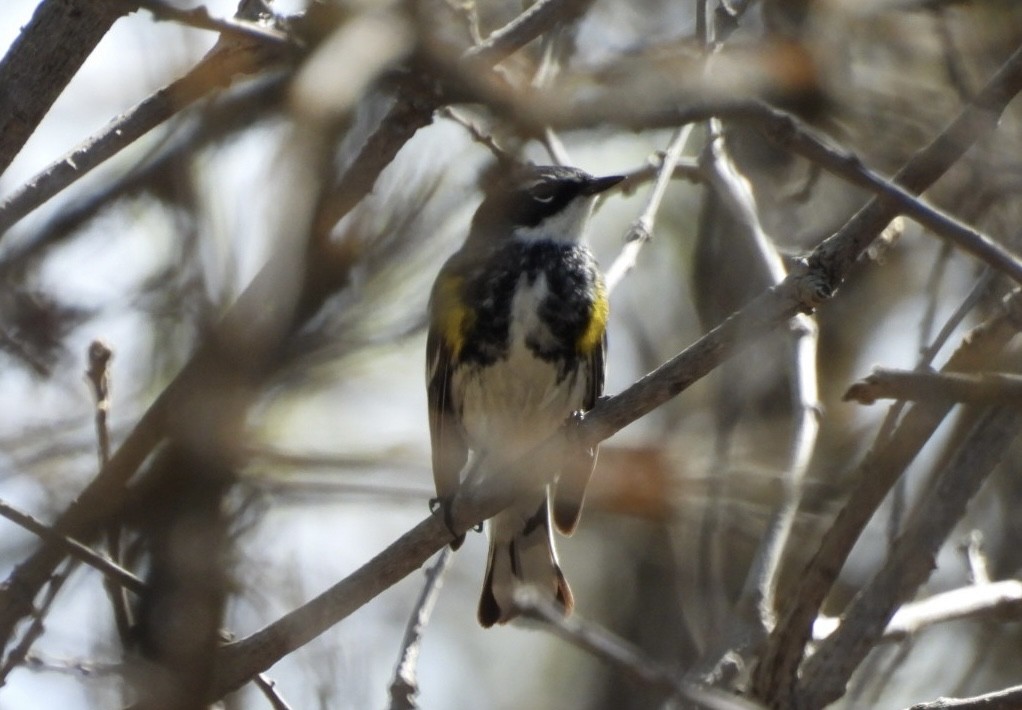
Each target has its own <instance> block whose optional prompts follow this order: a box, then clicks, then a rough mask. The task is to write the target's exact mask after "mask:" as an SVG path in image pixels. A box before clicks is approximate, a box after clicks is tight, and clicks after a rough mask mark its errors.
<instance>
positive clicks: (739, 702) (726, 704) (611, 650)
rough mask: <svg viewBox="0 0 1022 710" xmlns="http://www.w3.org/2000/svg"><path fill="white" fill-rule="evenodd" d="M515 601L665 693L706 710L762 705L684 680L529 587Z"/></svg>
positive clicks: (528, 615) (750, 708)
mask: <svg viewBox="0 0 1022 710" xmlns="http://www.w3.org/2000/svg"><path fill="white" fill-rule="evenodd" d="M515 604H516V605H517V606H518V608H520V609H521V610H522V613H523V615H524V616H525V617H526V618H529V619H532V620H533V621H536V622H539V623H541V624H542V625H543V627H544V628H547V629H549V630H550V631H551V632H552V633H554V634H555V635H556V636H559V637H560V638H562V639H564V640H565V641H567V642H568V643H570V644H572V645H573V646H576V647H577V648H580V649H582V650H583V651H586V652H588V653H591V654H592V655H593V656H595V657H596V658H599V659H600V660H602V661H604V662H605V663H607V664H609V665H611V666H613V667H614V668H616V669H617V670H619V671H621V672H622V673H623V674H624V675H625V676H626V677H628V678H631V679H632V680H634V681H636V682H639V683H642V684H644V685H648V686H650V687H652V688H655V689H658V690H660V691H661V692H662V693H665V694H666V695H668V696H671V697H675V698H677V699H680V700H684V701H686V702H688V703H691V704H692V705H694V706H695V707H698V708H707V709H708V710H755V709H756V708H760V707H761V706H759V705H757V704H756V703H753V702H750V701H748V700H745V699H743V698H739V697H737V696H734V695H731V694H729V693H725V692H723V691H720V690H715V689H712V688H708V687H703V686H698V685H695V684H693V683H686V682H685V681H684V680H682V679H680V678H679V677H678V675H677V674H676V673H675V672H674V671H672V670H671V669H670V668H668V667H666V666H664V665H663V664H661V663H659V662H658V661H656V660H655V659H652V658H649V657H647V656H646V655H645V654H644V653H643V652H642V650H641V649H639V648H636V647H635V646H633V645H632V644H631V643H629V642H628V641H626V640H625V639H623V638H620V637H619V636H615V635H614V634H612V633H611V632H610V631H608V630H607V629H604V628H603V627H601V626H598V625H596V624H594V623H592V622H589V621H585V620H583V619H582V618H580V617H579V616H578V615H576V614H573V615H571V616H565V615H564V613H563V611H561V610H559V609H558V608H557V607H555V606H554V605H553V603H552V602H550V601H549V600H547V599H544V598H542V597H541V596H540V595H538V594H537V593H536V592H535V591H534V590H532V589H529V588H522V589H519V590H517V591H516V592H515Z"/></svg>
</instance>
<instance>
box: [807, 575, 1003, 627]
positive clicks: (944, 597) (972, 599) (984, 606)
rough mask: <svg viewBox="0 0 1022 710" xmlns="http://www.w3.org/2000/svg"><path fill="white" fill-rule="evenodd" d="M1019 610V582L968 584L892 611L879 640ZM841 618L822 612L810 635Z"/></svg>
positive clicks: (1001, 616)
mask: <svg viewBox="0 0 1022 710" xmlns="http://www.w3.org/2000/svg"><path fill="white" fill-rule="evenodd" d="M1020 613H1022V582H1019V581H1018V580H1015V579H1006V580H1003V581H1000V582H986V583H983V584H971V585H969V586H967V587H961V588H959V589H952V590H951V591H949V592H942V593H940V594H934V595H933V596H932V597H927V598H926V599H921V600H919V601H916V602H910V603H908V604H905V605H904V606H902V607H901V608H900V609H898V611H896V612H895V613H894V616H892V617H891V620H890V621H889V622H888V624H887V628H885V629H884V634H883V636H881V637H880V639H878V641H879V642H881V643H893V642H896V641H901V640H903V639H905V638H908V637H910V636H913V635H915V634H917V633H919V632H920V631H922V630H923V629H926V628H928V627H930V626H935V625H937V624H945V623H947V622H949V621H958V620H960V619H976V618H980V619H988V618H991V617H996V618H998V619H1000V618H1016V617H1018V616H1019V614H1020ZM840 623H841V621H840V620H839V619H835V618H833V617H828V616H821V617H820V618H818V619H817V620H816V621H815V622H814V623H813V639H814V640H815V641H817V642H819V641H822V640H824V639H825V638H827V637H828V636H830V635H831V634H833V633H834V632H835V631H836V630H837V628H838V626H839V625H840Z"/></svg>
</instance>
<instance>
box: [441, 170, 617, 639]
mask: <svg viewBox="0 0 1022 710" xmlns="http://www.w3.org/2000/svg"><path fill="white" fill-rule="evenodd" d="M505 172H506V173H507V174H506V175H502V176H501V177H500V178H499V179H497V180H495V181H494V182H493V184H492V185H491V186H490V187H489V188H488V189H487V190H486V193H485V195H484V197H483V200H482V202H481V203H480V205H479V207H478V208H477V210H476V212H475V215H474V216H473V218H472V222H471V226H470V228H469V233H468V236H467V238H466V239H465V242H464V244H463V245H462V246H461V248H460V249H459V250H458V251H457V252H455V253H454V254H453V255H452V256H451V257H450V258H449V259H448V260H447V261H446V262H445V263H444V264H443V266H442V267H441V268H440V271H439V274H438V275H437V278H436V281H435V283H434V285H433V289H432V291H431V294H430V299H429V331H428V334H427V339H426V381H427V400H428V409H429V424H430V436H431V443H432V466H433V478H434V483H435V484H436V492H437V498H436V499H435V501H436V502H437V503H438V504H439V505H441V506H449V505H450V501H451V500H452V499H453V497H454V495H455V493H456V492H457V490H458V487H459V485H460V484H461V483H462V481H463V479H464V478H466V477H468V476H469V475H470V474H469V472H470V471H471V472H473V473H472V474H471V475H472V477H473V478H475V477H476V476H478V479H477V480H478V482H479V483H481V484H485V481H486V479H487V477H492V476H512V477H514V480H515V481H517V480H521V481H522V485H521V488H520V490H517V491H516V494H515V500H514V502H513V503H512V504H511V505H510V506H509V507H508V508H506V509H505V510H503V511H502V512H500V513H498V514H497V515H496V516H494V517H493V518H492V519H491V520H490V521H489V522H488V532H489V557H488V562H487V566H486V572H485V575H484V581H483V589H482V594H481V596H480V601H479V608H478V619H479V623H480V624H481V625H482V626H483V627H491V626H493V625H494V624H498V623H501V624H503V623H506V622H508V621H510V620H512V619H513V618H515V617H517V616H519V615H520V613H521V611H520V609H518V608H517V605H516V604H515V594H516V592H517V590H518V589H519V588H520V587H525V586H532V587H534V588H535V589H536V590H538V592H539V594H540V595H543V596H544V597H545V598H547V599H549V600H551V601H553V602H555V603H556V604H557V605H558V606H559V607H560V608H561V609H562V610H563V611H564V613H565V614H568V613H570V612H571V610H572V608H573V606H574V597H573V595H572V592H571V588H570V587H569V585H568V582H567V580H566V579H565V577H564V573H563V572H562V571H561V566H560V563H559V561H558V558H557V552H556V548H555V547H554V539H553V531H552V527H551V519H552V520H553V523H554V524H555V525H556V527H557V529H558V530H559V531H560V532H562V533H563V534H565V535H570V534H571V533H572V532H574V530H575V528H576V526H577V524H578V521H579V516H580V514H581V510H582V503H583V499H584V495H585V489H586V486H587V485H588V482H589V479H590V476H591V475H592V472H593V468H594V466H595V464H596V457H597V453H598V452H597V448H596V447H593V448H592V449H591V450H586V451H582V452H580V453H579V454H578V455H572V456H565V457H563V460H558V461H555V462H548V461H546V460H543V461H542V462H541V463H540V465H543V466H545V465H547V464H549V465H550V466H551V467H552V468H555V469H558V470H552V471H549V472H544V473H547V476H548V478H547V479H545V480H547V484H546V485H545V486H544V487H542V488H539V487H538V486H536V485H529V484H528V483H527V482H528V481H535V480H536V478H535V476H534V475H532V472H531V470H528V469H525V470H523V467H524V466H532V465H535V462H533V463H532V464H523V461H522V460H523V458H524V457H525V455H526V454H527V453H529V452H530V451H533V450H534V449H536V447H538V446H539V445H540V444H542V443H543V442H544V441H546V440H547V439H548V438H549V437H551V436H553V435H554V434H555V433H556V432H557V430H558V429H559V428H560V427H561V426H562V425H563V424H564V423H565V421H566V420H567V419H568V418H569V417H571V416H572V415H574V414H575V413H576V412H584V411H587V410H589V409H590V408H592V407H593V405H594V404H595V403H596V401H597V399H598V398H599V397H600V396H601V395H602V393H603V386H604V380H605V377H606V365H605V361H606V350H607V334H606V327H607V318H608V313H609V305H608V300H607V292H606V287H605V285H604V281H603V276H602V274H601V272H600V269H599V266H598V264H597V262H596V260H595V258H594V256H593V254H592V252H591V251H590V250H589V248H588V246H587V243H586V240H585V232H586V227H587V224H588V222H589V218H590V216H591V214H592V211H593V207H594V204H595V202H596V199H597V197H598V196H599V195H600V194H601V193H603V192H605V191H606V190H608V189H610V188H612V187H613V186H614V185H616V184H618V183H619V182H620V181H621V180H622V179H623V176H619V175H612V176H606V177H594V176H593V175H590V174H589V173H587V172H585V171H583V170H581V169H578V168H574V167H566V166H535V165H516V166H515V167H514V168H513V169H509V170H507V171H505ZM516 466H517V469H516ZM447 511H449V508H447ZM448 514H449V512H448ZM449 527H450V524H449ZM463 539H464V538H463V537H462V538H459V539H456V540H455V541H454V542H453V543H452V547H453V548H454V549H457V547H458V546H459V545H460V544H461V542H462V540H463Z"/></svg>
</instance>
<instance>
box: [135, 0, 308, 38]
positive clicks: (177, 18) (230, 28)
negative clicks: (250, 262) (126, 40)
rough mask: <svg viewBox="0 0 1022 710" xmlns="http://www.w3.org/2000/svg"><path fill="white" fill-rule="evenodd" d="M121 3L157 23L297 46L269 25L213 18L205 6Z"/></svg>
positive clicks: (157, 0) (154, 0) (147, 0)
mask: <svg viewBox="0 0 1022 710" xmlns="http://www.w3.org/2000/svg"><path fill="white" fill-rule="evenodd" d="M120 2H122V3H124V4H125V5H127V6H129V7H130V8H131V9H136V8H142V9H144V10H148V11H149V12H151V13H152V14H153V17H155V18H156V19H157V20H170V21H172V22H177V23H179V24H182V25H186V26H188V27H194V28H196V29H200V30H211V31H213V32H219V33H220V34H222V35H225V36H233V37H236V38H238V39H244V40H249V41H251V40H255V41H257V42H261V43H263V44H267V45H270V46H273V47H288V46H297V42H296V41H295V38H294V37H292V36H291V35H289V34H287V33H286V32H281V31H280V30H278V29H276V28H274V27H272V26H270V25H268V24H262V23H258V22H249V21H247V20H237V19H230V20H227V19H223V18H218V17H213V16H212V15H210V14H209V10H207V9H206V8H205V7H204V6H202V5H200V6H199V7H196V8H194V9H191V10H182V9H181V8H178V7H174V6H173V5H168V4H167V3H165V2H161V0H120Z"/></svg>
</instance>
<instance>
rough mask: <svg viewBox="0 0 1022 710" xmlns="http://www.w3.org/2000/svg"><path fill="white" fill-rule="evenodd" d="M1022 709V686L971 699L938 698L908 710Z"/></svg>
mask: <svg viewBox="0 0 1022 710" xmlns="http://www.w3.org/2000/svg"><path fill="white" fill-rule="evenodd" d="M1019 707H1022V685H1016V686H1015V687H1013V688H1005V689H1004V690H998V691H996V692H993V693H986V694H985V695H977V696H976V697H973V698H940V699H938V700H932V701H930V702H928V703H919V704H917V705H913V706H912V707H911V708H909V710H1018V708H1019Z"/></svg>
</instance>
